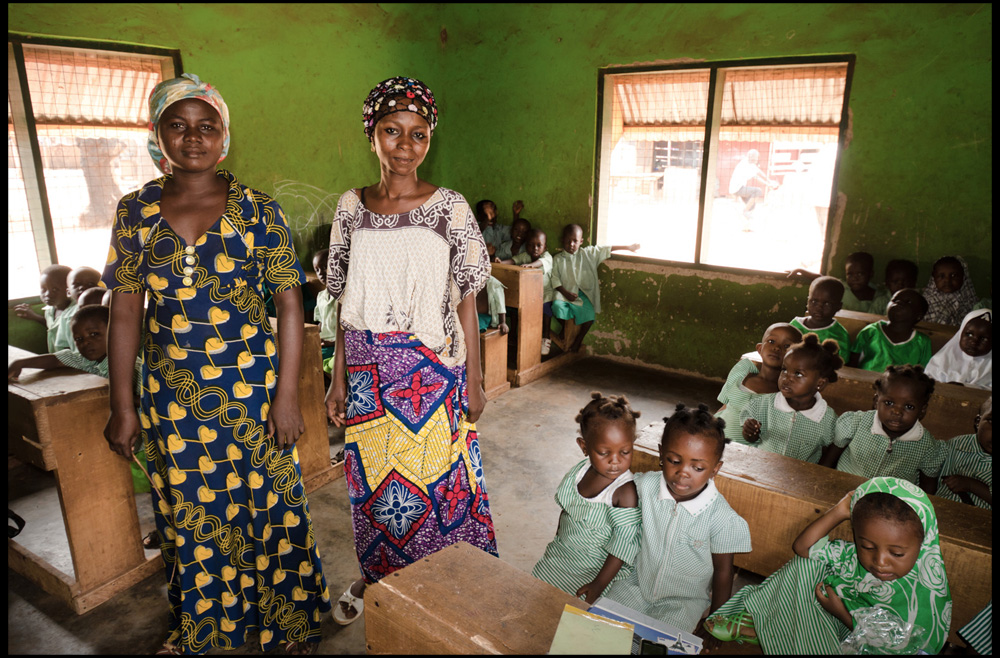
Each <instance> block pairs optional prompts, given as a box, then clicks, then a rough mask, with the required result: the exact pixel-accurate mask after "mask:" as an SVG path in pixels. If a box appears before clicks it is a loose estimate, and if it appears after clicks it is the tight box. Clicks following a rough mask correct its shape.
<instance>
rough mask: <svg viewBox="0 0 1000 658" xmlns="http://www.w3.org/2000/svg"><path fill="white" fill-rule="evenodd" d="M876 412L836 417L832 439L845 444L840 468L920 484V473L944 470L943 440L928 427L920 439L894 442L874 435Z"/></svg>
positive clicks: (852, 412) (862, 412)
mask: <svg viewBox="0 0 1000 658" xmlns="http://www.w3.org/2000/svg"><path fill="white" fill-rule="evenodd" d="M876 413H877V412H876V411H846V412H844V413H843V414H841V416H840V418H838V419H837V426H836V431H835V432H834V436H833V442H834V443H835V444H837V445H838V446H840V447H842V448H843V447H845V446H846V448H847V449H846V450H844V452H843V454H842V455H841V456H840V461H839V462H837V470H838V471H844V472H845V473H853V474H854V475H860V476H861V477H863V478H873V477H896V478H900V479H902V480H907V481H909V482H912V483H913V484H918V482H919V478H918V475H917V472H918V471H920V472H921V473H923V474H924V475H926V476H928V477H933V478H936V477H937V476H938V475H939V474H940V473H941V467H942V466H943V465H944V458H945V453H946V448H945V443H944V441H938V440H936V439H935V438H934V437H933V436H931V433H930V432H928V431H927V429H926V428H924V429H923V434H922V435H921V437H920V439H918V440H917V441H892V442H891V446H892V452H888V450H889V447H890V441H889V437H887V436H882V435H879V434H872V422H873V421H874V419H875V414H876Z"/></svg>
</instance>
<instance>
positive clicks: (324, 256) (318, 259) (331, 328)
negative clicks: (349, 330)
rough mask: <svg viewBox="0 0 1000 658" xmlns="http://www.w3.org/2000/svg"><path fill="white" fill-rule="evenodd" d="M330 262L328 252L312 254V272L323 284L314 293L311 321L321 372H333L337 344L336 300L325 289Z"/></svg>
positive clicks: (322, 251)
mask: <svg viewBox="0 0 1000 658" xmlns="http://www.w3.org/2000/svg"><path fill="white" fill-rule="evenodd" d="M329 260H330V250H329V249H320V250H319V251H317V252H316V253H315V254H313V263H312V264H313V271H314V272H316V276H317V277H318V278H319V281H320V283H322V284H323V289H322V290H320V291H319V292H318V293H316V309H315V310H314V311H313V321H315V322H316V323H317V324H318V325H319V344H320V347H321V348H322V351H323V372H325V373H326V374H327V375H329V374H330V373H331V372H333V353H334V351H335V350H334V348H335V346H336V343H337V300H336V299H334V298H333V297H331V296H330V293H329V292H328V291H327V289H326V271H327V266H328V265H329V262H328V261H329Z"/></svg>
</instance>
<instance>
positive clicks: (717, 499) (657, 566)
mask: <svg viewBox="0 0 1000 658" xmlns="http://www.w3.org/2000/svg"><path fill="white" fill-rule="evenodd" d="M723 425H725V422H724V421H721V420H719V419H718V418H714V417H713V416H712V414H711V413H709V411H708V407H707V406H706V405H704V404H701V405H698V408H697V409H695V410H693V411H692V410H688V409H686V408H685V407H684V405H683V404H679V405H677V410H676V412H675V413H674V415H673V416H671V417H670V418H667V419H666V425H665V426H664V427H663V438H662V440H661V441H660V469H661V472H659V473H657V472H656V471H650V472H648V473H636V474H635V476H634V480H635V487H636V490H637V492H638V494H639V509H640V511H641V515H642V535H641V540H640V542H639V556H638V557H637V558H636V560H635V570H634V571H633V572H632V573H631V574H629V576H628V577H627V578H625V579H624V580H621V581H619V582H617V583H615V584H613V585H612V586H611V588H610V589H609V590H608V593H607V594H606V595H605V596H607V597H608V598H609V599H611V600H613V601H617V602H618V603H621V604H622V605H626V606H628V607H630V608H632V609H633V610H637V611H638V612H641V613H643V614H645V615H649V616H650V617H654V618H656V619H660V620H662V621H665V622H667V623H668V624H672V625H674V626H676V627H677V628H679V629H681V630H682V631H685V632H692V631H693V630H694V629H695V627H696V626H697V625H698V620H699V619H701V615H702V613H703V612H704V611H705V608H708V607H711V609H712V610H713V611H714V610H716V609H718V608H719V606H721V605H722V604H723V603H725V602H726V601H727V600H729V597H730V596H732V593H733V575H734V574H733V554H734V553H747V552H749V551H750V528H749V526H747V523H746V521H744V520H743V518H742V517H740V515H739V514H737V513H736V512H735V511H734V510H733V508H732V507H730V506H729V503H727V502H726V499H725V498H723V497H722V494H721V493H719V490H718V489H717V488H716V487H715V481H714V478H715V476H716V475H717V474H718V472H719V469H720V468H722V452H723V450H724V449H725V444H726V443H727V439H726V437H725V436H724V435H723V432H722V429H723Z"/></svg>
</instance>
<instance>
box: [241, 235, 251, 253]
mask: <svg viewBox="0 0 1000 658" xmlns="http://www.w3.org/2000/svg"><path fill="white" fill-rule="evenodd" d="M243 242H245V243H246V245H247V249H249V250H251V251H253V233H250V232H249V231H248V232H247V234H246V235H244V236H243Z"/></svg>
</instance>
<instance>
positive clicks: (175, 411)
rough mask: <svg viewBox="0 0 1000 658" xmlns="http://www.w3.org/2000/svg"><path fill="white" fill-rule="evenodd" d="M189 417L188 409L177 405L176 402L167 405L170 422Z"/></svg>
mask: <svg viewBox="0 0 1000 658" xmlns="http://www.w3.org/2000/svg"><path fill="white" fill-rule="evenodd" d="M187 415H188V412H187V409H185V408H184V407H182V406H181V405H179V404H177V403H176V402H171V403H170V404H168V405H167V418H169V419H170V420H181V419H182V418H185V417H186V416H187Z"/></svg>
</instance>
